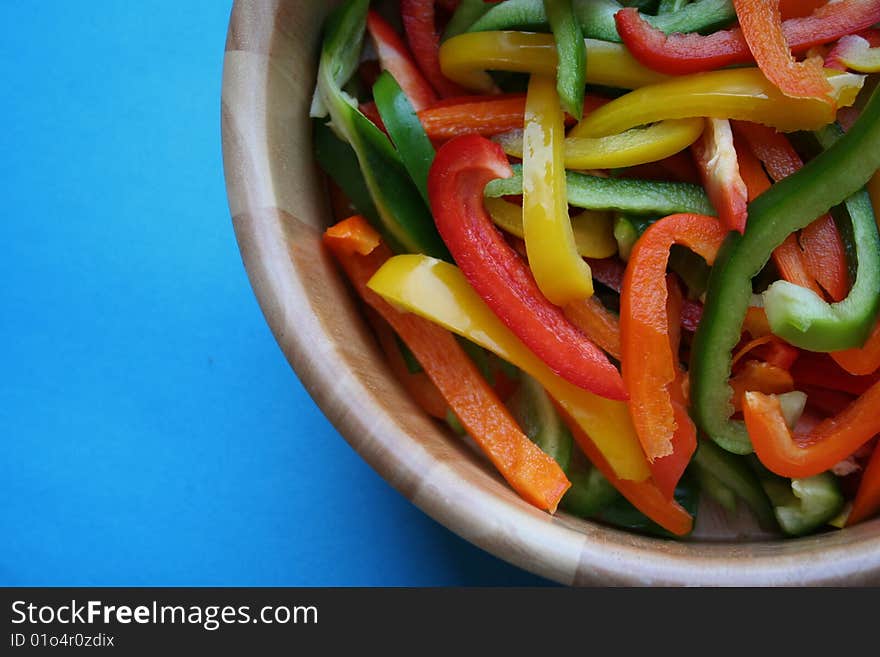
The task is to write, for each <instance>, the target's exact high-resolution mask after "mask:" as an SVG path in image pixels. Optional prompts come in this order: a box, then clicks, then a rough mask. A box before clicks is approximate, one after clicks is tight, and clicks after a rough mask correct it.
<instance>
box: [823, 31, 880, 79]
mask: <svg viewBox="0 0 880 657" xmlns="http://www.w3.org/2000/svg"><path fill="white" fill-rule="evenodd" d="M872 40H873V41H876V43H873V44H872V43H871V40H869V39H867V38H865V37H864V36H861V35H858V34H849V35H847V36H845V37H843V38H842V39H841V40H840V41H838V42H837V45H836V46H834V49H833V50H832V51H831V52H830V53H828V58H827V59H826V61H829V60H830V62H829V63H837V64H840V65H841V66H842V67H845V68H848V69H851V70H853V71H860V72H861V73H877V72H878V71H880V47H877V46H878V44H880V38H878V37H876V36H875V37H874V38H873V39H872ZM872 46H873V47H872Z"/></svg>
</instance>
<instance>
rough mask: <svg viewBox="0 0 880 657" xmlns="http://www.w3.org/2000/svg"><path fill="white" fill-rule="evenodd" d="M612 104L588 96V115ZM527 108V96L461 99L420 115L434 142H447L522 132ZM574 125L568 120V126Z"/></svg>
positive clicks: (428, 109)
mask: <svg viewBox="0 0 880 657" xmlns="http://www.w3.org/2000/svg"><path fill="white" fill-rule="evenodd" d="M607 102H609V101H608V99H607V98H600V97H599V96H593V95H590V96H587V97H585V98H584V113H585V114H587V113H589V112H591V111H592V110H594V109H595V108H597V107H600V106H602V105H604V104H605V103H607ZM525 108H526V96H525V94H509V95H506V96H461V97H458V98H450V99H445V100H441V101H439V102H438V103H435V104H434V105H432V106H431V107H429V108H427V109H424V110H422V111H421V112H419V120H420V121H421V122H422V127H423V128H424V129H425V132H426V133H427V134H428V137H430V138H431V139H432V140H437V141H444V140H447V139H452V138H453V137H460V136H462V135H472V134H476V135H482V136H484V137H491V136H492V135H498V134H501V133H502V132H508V131H509V130H515V129H520V130H521V129H522V127H523V122H524V120H525V119H524V116H525ZM572 123H574V119H573V118H572V117H569V116H567V117H566V124H569V125H570V124H572Z"/></svg>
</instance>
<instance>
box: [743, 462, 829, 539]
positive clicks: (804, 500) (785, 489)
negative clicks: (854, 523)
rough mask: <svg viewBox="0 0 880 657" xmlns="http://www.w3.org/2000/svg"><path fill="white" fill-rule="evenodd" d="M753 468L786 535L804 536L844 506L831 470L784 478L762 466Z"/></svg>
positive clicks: (826, 521) (827, 520)
mask: <svg viewBox="0 0 880 657" xmlns="http://www.w3.org/2000/svg"><path fill="white" fill-rule="evenodd" d="M756 469H757V470H758V472H759V474H758V477H759V478H760V480H761V485H762V486H763V487H764V490H765V491H767V494H768V496H769V497H770V501H771V502H772V503H773V513H774V515H775V516H776V520H777V521H778V522H779V526H780V527H781V528H782V531H783V532H785V533H786V534H788V535H789V536H803V535H804V534H808V533H809V532H812V531H814V530H816V529H818V528H819V527H821V526H822V525H824V524H826V523H828V522H830V521H831V520H832V519H833V518H834V517H835V516H836V515H837V514H838V513H840V510H841V509H842V508H843V504H844V499H843V495H842V494H841V492H840V486H839V485H838V483H837V478H836V477H835V476H834V475H833V474H831V473H830V472H822V473H820V474H817V475H814V476H812V477H801V478H795V479H791V480H786V479H784V478H782V477H775V476H773V475H772V474H771V473H768V472H766V471H765V470H764V469H763V468H760V467H757V468H756Z"/></svg>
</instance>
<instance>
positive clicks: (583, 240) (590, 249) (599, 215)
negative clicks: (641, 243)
mask: <svg viewBox="0 0 880 657" xmlns="http://www.w3.org/2000/svg"><path fill="white" fill-rule="evenodd" d="M485 205H486V210H487V211H488V212H489V214H490V215H491V217H492V221H493V222H494V223H495V225H496V226H498V227H499V228H501V229H502V230H503V231H504V232H505V233H510V234H511V235H516V236H517V237H519V238H522V237H523V236H524V235H525V233H524V232H523V209H522V206H520V205H516V204H515V203H509V202H507V201H505V200H504V199H501V198H487V199H486V200H485ZM571 232H572V233H573V234H574V244H575V248H576V249H577V252H578V253H579V254H580V255H581V256H582V257H584V258H608V257H610V256H613V255H614V254H615V253H617V242H616V241H615V240H614V233H613V219H612V217H611V215H610V214H608V213H607V212H594V211H592V210H584V211H583V212H582V213H580V214H578V215H575V216H573V217H572V218H571Z"/></svg>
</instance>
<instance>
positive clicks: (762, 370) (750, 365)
mask: <svg viewBox="0 0 880 657" xmlns="http://www.w3.org/2000/svg"><path fill="white" fill-rule="evenodd" d="M730 387H731V388H733V407H734V409H735V410H737V411H740V410H742V403H743V396H744V395H745V394H746V393H747V392H749V391H757V392H763V393H764V394H765V395H778V394H781V393H784V392H791V391H792V390H794V379H793V378H792V376H791V374H790V373H789V372H788V370H784V369H782V368H781V367H777V366H776V365H771V364H770V363H764V362H761V361H759V360H750V361H747V362H746V364H745V365H744V366H743V368H742V370H740V371H739V372H737V373H736V375H735V376H733V377H732V378H731V379H730Z"/></svg>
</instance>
